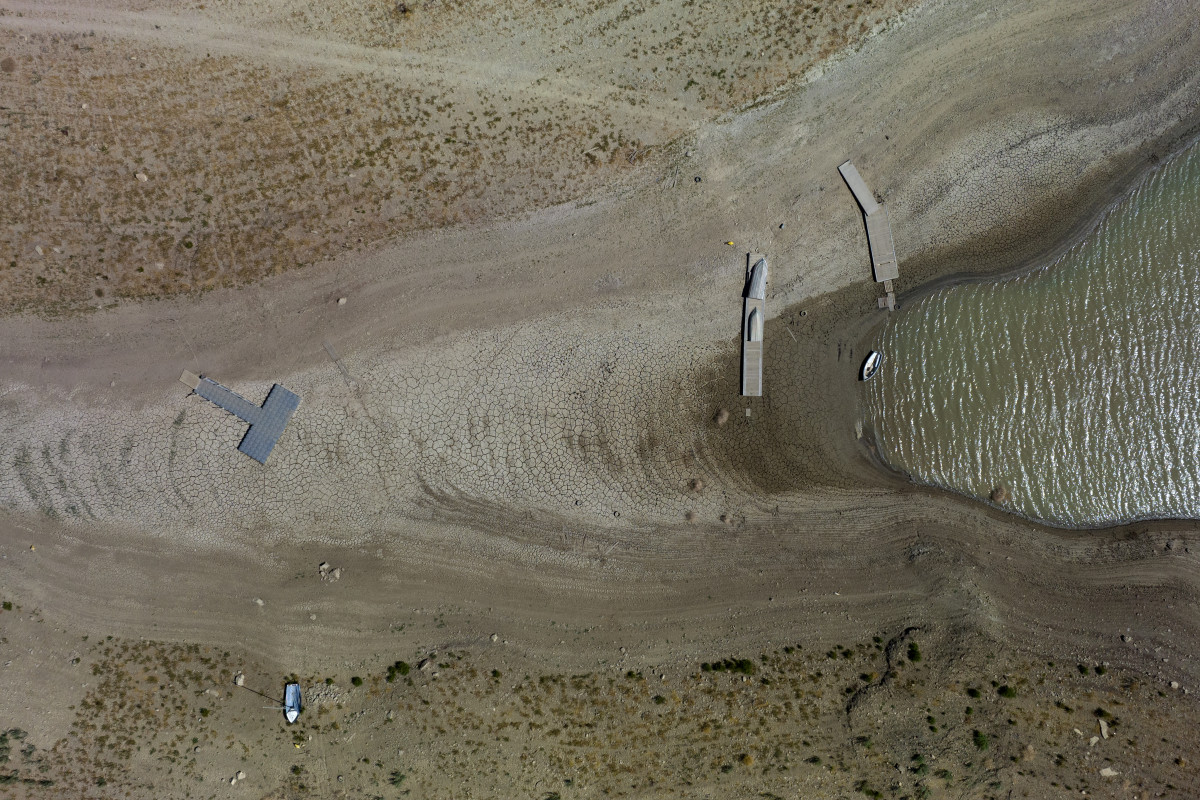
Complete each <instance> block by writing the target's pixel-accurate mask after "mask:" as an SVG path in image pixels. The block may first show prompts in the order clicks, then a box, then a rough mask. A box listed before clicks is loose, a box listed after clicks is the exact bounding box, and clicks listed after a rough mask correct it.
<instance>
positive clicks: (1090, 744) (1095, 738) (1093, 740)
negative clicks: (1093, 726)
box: [1088, 736, 1100, 747]
mask: <svg viewBox="0 0 1200 800" xmlns="http://www.w3.org/2000/svg"><path fill="white" fill-rule="evenodd" d="M1099 741H1100V737H1099V736H1093V737H1092V738H1090V739H1088V747H1095V746H1096V743H1097V742H1099Z"/></svg>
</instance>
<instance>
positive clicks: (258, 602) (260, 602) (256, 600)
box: [254, 597, 263, 608]
mask: <svg viewBox="0 0 1200 800" xmlns="http://www.w3.org/2000/svg"><path fill="white" fill-rule="evenodd" d="M254 605H256V606H258V607H260V608H261V607H262V606H263V599H262V598H261V597H256V598H254Z"/></svg>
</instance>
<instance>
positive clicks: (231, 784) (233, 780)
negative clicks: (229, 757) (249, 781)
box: [229, 775, 237, 786]
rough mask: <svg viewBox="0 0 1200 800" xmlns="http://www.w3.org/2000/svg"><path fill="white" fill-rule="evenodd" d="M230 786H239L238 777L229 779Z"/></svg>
mask: <svg viewBox="0 0 1200 800" xmlns="http://www.w3.org/2000/svg"><path fill="white" fill-rule="evenodd" d="M229 785H230V786H237V776H236V775H234V776H233V777H232V778H230V779H229Z"/></svg>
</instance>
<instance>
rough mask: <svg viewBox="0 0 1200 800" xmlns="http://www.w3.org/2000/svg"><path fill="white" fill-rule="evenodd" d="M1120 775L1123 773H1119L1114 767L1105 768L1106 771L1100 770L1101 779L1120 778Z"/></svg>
mask: <svg viewBox="0 0 1200 800" xmlns="http://www.w3.org/2000/svg"><path fill="white" fill-rule="evenodd" d="M1120 774H1121V773H1119V772H1117V771H1116V770H1115V769H1113V768H1112V767H1105V768H1104V769H1102V770H1100V777H1101V778H1115V777H1117V776H1118V775H1120Z"/></svg>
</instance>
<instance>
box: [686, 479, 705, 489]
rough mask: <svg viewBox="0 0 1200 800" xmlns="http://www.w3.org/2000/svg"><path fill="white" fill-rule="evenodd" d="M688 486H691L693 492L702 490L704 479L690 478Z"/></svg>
mask: <svg viewBox="0 0 1200 800" xmlns="http://www.w3.org/2000/svg"><path fill="white" fill-rule="evenodd" d="M688 486H690V487H691V489H692V491H693V492H702V491H704V481H702V480H700V479H699V478H692V480H691V483H689V484H688Z"/></svg>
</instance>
